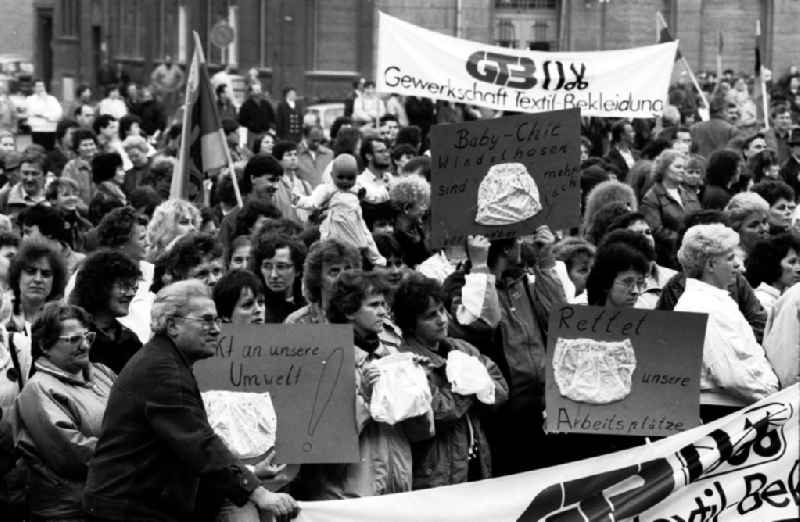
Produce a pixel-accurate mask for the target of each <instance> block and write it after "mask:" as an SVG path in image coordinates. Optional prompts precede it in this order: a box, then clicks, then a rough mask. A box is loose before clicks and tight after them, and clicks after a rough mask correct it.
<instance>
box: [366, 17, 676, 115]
mask: <svg viewBox="0 0 800 522" xmlns="http://www.w3.org/2000/svg"><path fill="white" fill-rule="evenodd" d="M378 16H379V18H378V64H377V71H376V74H375V77H376V84H377V89H378V91H380V92H385V93H390V92H396V93H400V94H404V95H415V96H425V97H428V98H434V99H439V100H447V101H451V102H462V103H467V104H472V105H481V106H485V107H490V108H492V109H500V110H506V111H518V112H544V111H554V110H560V109H574V108H579V109H581V114H582V115H583V116H608V117H639V118H649V117H652V116H654V115H660V114H661V113H662V111H663V110H664V105H665V103H666V98H667V89H668V87H669V82H670V76H671V74H672V66H673V63H674V60H675V51H676V50H677V48H678V42H677V41H673V42H667V43H663V44H658V45H651V46H648V47H638V48H635V49H624V50H619V51H587V52H563V53H562V52H554V53H551V52H539V51H522V50H516V49H509V48H505V47H497V46H493V45H488V44H484V43H480V42H473V41H470V40H462V39H460V38H454V37H452V36H447V35H443V34H440V33H437V32H434V31H429V30H427V29H423V28H421V27H418V26H416V25H413V24H410V23H408V22H404V21H402V20H400V19H398V18H394V17H392V16H389V15H386V14H384V13H381V12H379V13H378Z"/></svg>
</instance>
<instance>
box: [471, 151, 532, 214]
mask: <svg viewBox="0 0 800 522" xmlns="http://www.w3.org/2000/svg"><path fill="white" fill-rule="evenodd" d="M477 206H478V212H477V214H476V216H475V222H476V223H478V224H479V225H513V224H514V223H521V222H522V221H525V220H526V219H530V218H532V217H533V216H535V215H536V214H538V213H539V212H540V211H541V210H542V204H541V203H540V202H539V187H537V186H536V182H535V181H534V179H533V177H531V175H530V174H529V173H528V169H526V168H525V165H523V164H522V163H500V164H497V165H492V167H491V168H490V169H489V172H487V173H486V176H485V177H484V178H483V180H482V181H481V183H480V185H478V205H477Z"/></svg>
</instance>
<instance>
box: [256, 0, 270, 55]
mask: <svg viewBox="0 0 800 522" xmlns="http://www.w3.org/2000/svg"><path fill="white" fill-rule="evenodd" d="M258 19H259V23H258V29H259V30H258V64H259V65H260V66H261V67H267V65H268V64H269V49H267V22H268V19H267V0H259V2H258Z"/></svg>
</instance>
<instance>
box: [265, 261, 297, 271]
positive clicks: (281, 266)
mask: <svg viewBox="0 0 800 522" xmlns="http://www.w3.org/2000/svg"><path fill="white" fill-rule="evenodd" d="M292 268H294V265H292V264H290V263H275V264H272V263H262V264H261V270H263V271H264V272H267V273H270V272H272V270H273V269H275V270H277V271H278V272H288V271H289V270H291V269H292Z"/></svg>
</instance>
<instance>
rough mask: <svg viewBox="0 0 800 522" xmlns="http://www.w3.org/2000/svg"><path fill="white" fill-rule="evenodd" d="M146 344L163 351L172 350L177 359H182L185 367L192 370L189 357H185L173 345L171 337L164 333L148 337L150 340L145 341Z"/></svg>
mask: <svg viewBox="0 0 800 522" xmlns="http://www.w3.org/2000/svg"><path fill="white" fill-rule="evenodd" d="M147 345H148V346H152V347H153V348H154V349H155V350H158V351H165V350H170V351H172V352H173V353H175V355H176V356H177V357H178V359H180V361H182V362H183V364H185V365H186V367H187V368H189V371H191V370H192V363H191V362H189V359H187V358H186V356H185V355H184V354H183V352H181V351H180V350H179V349H178V347H177V346H175V343H174V342H173V341H172V339H170V338H169V337H167V336H166V335H165V334H156V335H154V336H153V338H152V339H150V342H148V343H147Z"/></svg>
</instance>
